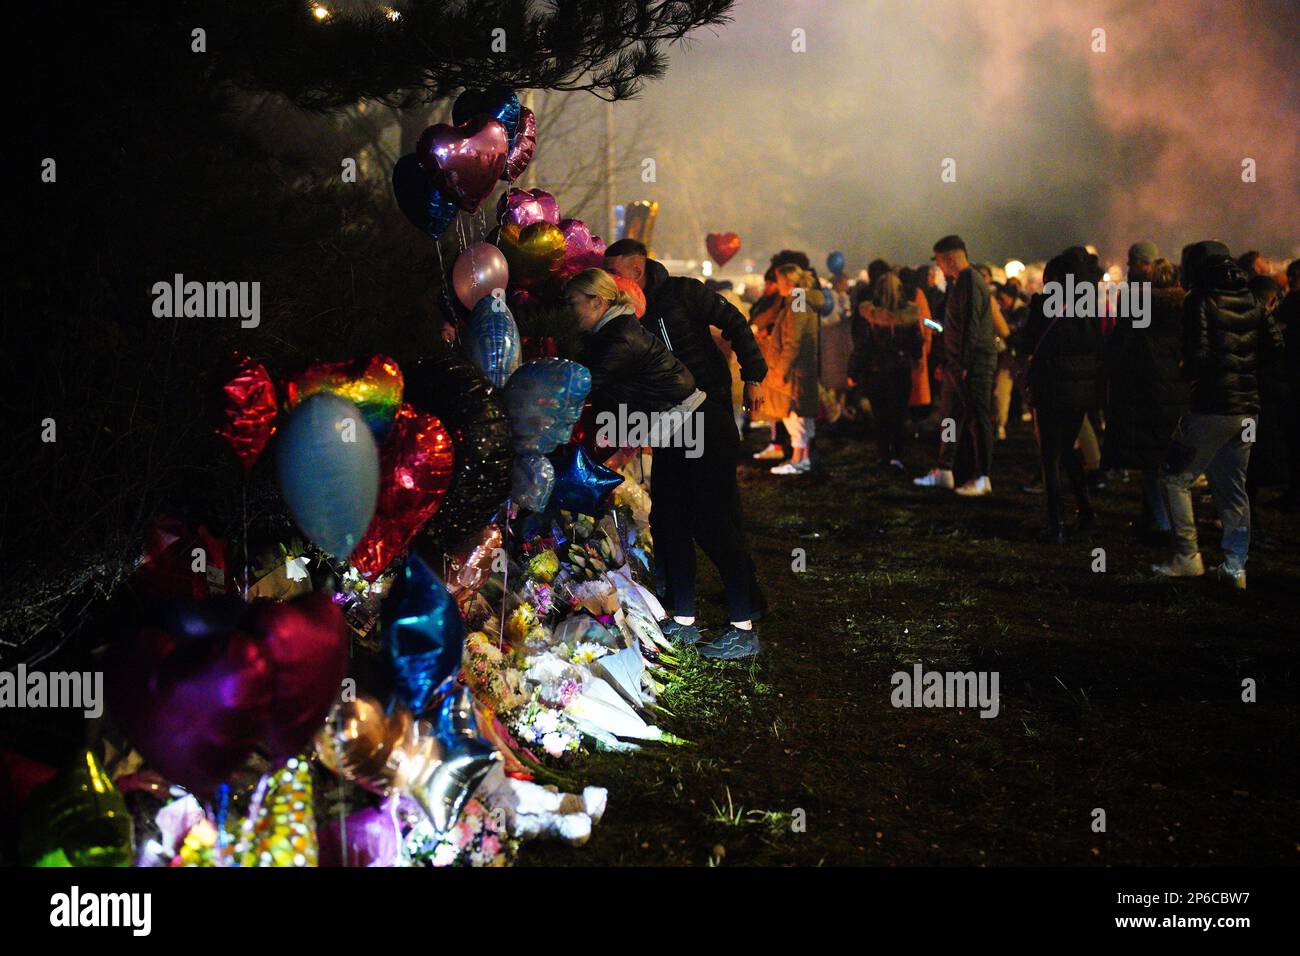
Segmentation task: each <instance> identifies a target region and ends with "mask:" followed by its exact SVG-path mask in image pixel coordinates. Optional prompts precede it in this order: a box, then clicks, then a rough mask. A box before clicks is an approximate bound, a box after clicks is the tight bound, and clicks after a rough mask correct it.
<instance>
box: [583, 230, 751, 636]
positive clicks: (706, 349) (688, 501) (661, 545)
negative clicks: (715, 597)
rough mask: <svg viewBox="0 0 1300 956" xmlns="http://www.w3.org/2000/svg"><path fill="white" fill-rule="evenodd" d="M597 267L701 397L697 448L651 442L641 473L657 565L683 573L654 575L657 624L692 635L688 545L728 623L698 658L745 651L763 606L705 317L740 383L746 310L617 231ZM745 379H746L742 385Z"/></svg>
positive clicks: (724, 394) (722, 381) (726, 380)
mask: <svg viewBox="0 0 1300 956" xmlns="http://www.w3.org/2000/svg"><path fill="white" fill-rule="evenodd" d="M605 264H606V267H607V268H608V269H609V270H610V271H611V272H613V273H614V274H615V275H618V276H622V277H623V278H627V279H631V280H633V281H634V282H636V283H637V284H638V285H640V286H641V288H642V289H643V290H644V291H645V297H646V310H645V314H644V315H643V316H642V317H641V323H642V325H644V326H645V327H646V329H648V330H649V331H650V332H652V333H654V334H655V335H656V336H658V337H659V338H661V339H662V340H663V342H664V344H665V345H667V346H668V348H669V349H670V350H671V351H672V353H673V355H674V356H676V357H677V358H678V359H680V360H681V361H682V363H683V364H684V365H685V366H686V367H687V368H688V369H690V371H691V374H692V376H694V378H695V384H696V386H697V387H699V388H701V389H703V390H704V392H705V393H706V394H707V395H708V400H707V401H705V402H704V404H703V405H702V406H700V409H699V414H700V416H701V420H702V424H703V428H704V434H703V440H702V443H701V446H700V451H701V452H702V454H700V455H699V456H698V457H694V458H693V457H688V456H687V455H686V454H685V453H684V451H683V449H682V448H674V447H668V448H657V449H655V452H654V468H653V470H652V471H651V476H650V484H651V487H650V531H651V533H652V534H653V535H654V543H655V553H656V555H657V556H658V557H659V558H660V559H661V560H657V561H656V573H659V572H661V571H662V570H663V568H664V567H665V566H667V567H670V568H678V569H685V573H682V574H677V575H674V576H673V577H672V578H671V579H667V578H666V579H663V580H661V585H662V587H663V592H664V605H665V607H667V608H668V613H669V618H668V620H667V621H665V622H664V633H665V634H667V635H669V637H671V638H672V639H674V640H676V641H678V642H680V643H686V644H694V643H696V642H698V641H700V639H701V635H700V632H699V630H698V629H697V628H696V627H695V610H694V606H695V546H696V545H697V544H698V545H699V547H700V550H701V551H703V552H704V553H705V554H706V555H707V556H708V558H709V560H710V561H712V562H713V563H714V564H715V565H716V566H717V568H718V573H719V575H720V576H721V577H722V580H723V586H724V588H725V590H726V592H727V608H728V612H729V619H730V622H731V626H730V627H729V628H728V629H727V630H725V631H724V632H723V633H722V634H721V635H720V636H719V637H717V638H716V639H714V640H713V641H711V642H710V643H709V644H708V645H706V646H703V647H701V648H700V653H701V654H703V655H704V656H705V657H719V658H726V659H729V658H739V657H749V656H752V655H754V654H757V653H758V651H759V643H758V636H757V635H756V634H755V633H754V630H753V621H754V620H757V619H758V618H760V617H761V616H762V615H763V614H764V613H765V612H766V604H767V600H766V598H765V597H764V595H763V591H762V589H761V588H760V587H759V585H758V579H757V577H756V574H755V569H754V562H753V560H752V559H751V558H750V556H749V546H748V545H747V543H746V542H745V530H744V519H743V517H742V514H741V508H740V489H739V487H738V486H737V485H736V455H737V453H738V452H739V449H740V436H739V434H737V432H736V424H735V419H734V418H733V417H732V411H731V370H730V368H728V366H727V360H726V359H725V358H724V357H723V355H722V353H721V352H720V351H718V347H717V345H715V344H714V342H713V334H712V333H711V332H710V331H709V329H710V326H716V327H717V328H719V329H721V330H722V336H723V338H725V339H726V340H727V341H728V342H730V343H731V347H732V349H733V350H734V351H735V353H736V358H737V360H738V361H739V362H740V374H741V376H742V377H743V378H744V380H745V381H746V382H747V383H758V382H761V381H762V380H763V378H764V377H765V376H766V375H767V363H766V362H765V361H764V360H763V353H762V352H761V351H760V350H759V347H758V343H757V342H755V341H754V334H753V332H752V331H751V330H750V328H749V323H748V322H747V321H746V320H745V317H744V316H743V315H741V314H740V312H739V311H737V310H736V308H735V307H734V306H732V305H731V303H730V302H728V301H727V300H726V299H724V298H722V296H720V295H718V294H717V293H716V292H713V291H711V290H710V289H707V288H705V286H704V284H703V283H702V282H700V281H699V280H697V279H692V278H689V277H685V276H670V275H668V270H667V269H665V268H664V267H663V266H662V265H661V264H660V263H658V262H655V261H654V260H653V259H650V258H648V257H647V253H646V247H645V246H644V245H642V244H641V243H640V242H637V241H636V240H634V239H621V240H619V241H618V242H616V243H614V244H613V245H611V246H610V247H609V248H608V249H606V250H605ZM746 388H748V386H746Z"/></svg>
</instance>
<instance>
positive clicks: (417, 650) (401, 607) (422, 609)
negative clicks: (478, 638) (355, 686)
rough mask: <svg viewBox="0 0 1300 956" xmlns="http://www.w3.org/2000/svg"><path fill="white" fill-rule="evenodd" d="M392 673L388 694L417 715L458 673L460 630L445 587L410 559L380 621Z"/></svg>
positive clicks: (417, 560) (425, 567)
mask: <svg viewBox="0 0 1300 956" xmlns="http://www.w3.org/2000/svg"><path fill="white" fill-rule="evenodd" d="M381 621H382V627H383V643H384V649H385V651H386V653H387V654H388V660H389V662H390V663H391V664H392V668H393V684H394V690H393V693H394V695H395V697H396V698H397V701H398V702H400V703H402V704H405V705H406V707H407V708H408V709H409V710H410V711H411V713H413V714H421V713H423V712H424V711H425V710H427V709H428V707H429V705H430V704H431V703H433V700H434V698H435V697H436V696H437V695H438V694H439V693H440V692H442V691H445V690H446V689H447V687H448V686H449V684H450V682H451V681H454V680H455V679H456V676H457V674H459V673H460V658H461V650H462V648H463V646H464V641H465V625H464V622H462V621H461V618H460V611H458V610H457V608H456V602H455V601H453V600H452V597H451V595H450V594H449V593H448V592H447V588H446V586H445V585H444V584H443V583H442V581H440V580H438V576H437V575H436V574H434V573H433V571H432V570H430V568H429V566H428V565H427V564H425V563H424V561H422V560H421V559H420V558H418V557H416V556H415V555H412V556H411V558H410V559H409V560H408V561H407V562H406V566H405V567H404V568H403V569H402V571H401V573H400V574H399V575H398V578H397V581H396V582H395V583H394V585H393V591H392V593H391V594H390V595H389V596H388V599H387V601H386V602H385V604H384V613H383V616H382V618H381Z"/></svg>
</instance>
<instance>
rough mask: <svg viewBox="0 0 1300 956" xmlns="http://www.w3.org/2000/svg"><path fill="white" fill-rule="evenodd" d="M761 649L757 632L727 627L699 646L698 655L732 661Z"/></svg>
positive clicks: (752, 655)
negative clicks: (717, 635)
mask: <svg viewBox="0 0 1300 956" xmlns="http://www.w3.org/2000/svg"><path fill="white" fill-rule="evenodd" d="M762 649H763V645H762V644H760V643H759V641H758V632H757V631H755V630H752V629H751V630H748V631H746V630H743V629H741V628H739V627H729V628H727V629H726V630H725V631H723V632H722V634H721V635H720V636H719V637H717V638H715V639H714V640H712V641H709V643H707V644H702V645H701V646H700V649H699V650H700V656H701V657H707V658H709V659H710V660H715V661H734V660H740V659H741V658H743V657H754V656H755V655H756V654H758V652H759V651H761V650H762Z"/></svg>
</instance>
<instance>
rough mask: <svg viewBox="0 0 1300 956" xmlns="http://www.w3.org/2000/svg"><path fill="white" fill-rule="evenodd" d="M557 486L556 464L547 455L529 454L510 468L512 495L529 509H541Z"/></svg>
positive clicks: (522, 456)
mask: <svg viewBox="0 0 1300 956" xmlns="http://www.w3.org/2000/svg"><path fill="white" fill-rule="evenodd" d="M554 488H555V466H554V465H553V464H551V460H550V459H549V458H547V457H546V456H545V455H537V454H527V455H520V456H519V457H518V458H516V459H515V463H514V465H512V466H511V468H510V497H511V498H512V499H513V500H514V501H515V502H516V503H517V504H518V505H519V506H520V507H521V508H526V509H527V510H529V511H541V510H543V509H544V508H545V507H546V503H547V502H548V501H550V500H551V491H552V489H554Z"/></svg>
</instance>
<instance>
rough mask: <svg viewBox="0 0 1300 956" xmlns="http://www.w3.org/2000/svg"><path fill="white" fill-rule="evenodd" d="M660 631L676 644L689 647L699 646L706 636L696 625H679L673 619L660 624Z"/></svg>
mask: <svg viewBox="0 0 1300 956" xmlns="http://www.w3.org/2000/svg"><path fill="white" fill-rule="evenodd" d="M659 630H660V631H662V632H663V635H664V637H666V638H668V640H670V641H672V642H673V643H674V644H685V645H686V646H687V647H690V646H692V645H694V644H698V643H700V641H701V640H703V639H704V635H703V634H701V633H700V631H699V628H697V627H696V626H695V625H694V624H679V623H678V622H677V621H675V620H673V619H672V618H671V617H670V618H669V619H668V620H666V621H660V622H659Z"/></svg>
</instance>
